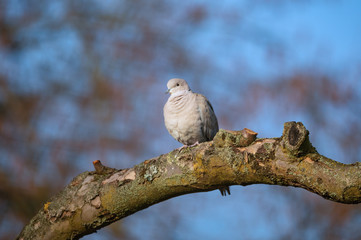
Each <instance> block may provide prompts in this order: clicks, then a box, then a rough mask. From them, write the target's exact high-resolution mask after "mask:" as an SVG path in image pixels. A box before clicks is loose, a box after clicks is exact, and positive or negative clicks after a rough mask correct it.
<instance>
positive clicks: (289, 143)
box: [18, 122, 361, 239]
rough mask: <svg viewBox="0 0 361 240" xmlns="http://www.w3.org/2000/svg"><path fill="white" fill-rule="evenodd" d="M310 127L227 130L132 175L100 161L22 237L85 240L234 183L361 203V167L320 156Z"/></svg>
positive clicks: (291, 124) (152, 161)
mask: <svg viewBox="0 0 361 240" xmlns="http://www.w3.org/2000/svg"><path fill="white" fill-rule="evenodd" d="M308 135H309V132H308V131H307V130H306V128H305V127H304V126H303V124H302V123H296V122H288V123H285V126H284V130H283V134H282V137H280V138H264V139H256V133H254V132H252V131H251V130H248V129H244V130H242V131H228V130H220V131H219V132H218V133H217V135H216V136H215V138H214V140H213V141H212V142H205V143H202V144H200V145H198V146H197V147H193V148H187V149H183V150H182V151H181V152H179V151H178V150H174V151H172V152H170V153H168V154H164V155H160V156H159V157H156V158H152V159H150V160H147V161H144V162H143V163H141V164H138V165H136V166H134V167H133V168H129V169H122V170H117V169H112V168H108V167H105V166H103V165H102V164H101V162H100V161H95V162H94V167H95V169H96V171H94V172H84V173H82V174H80V175H78V176H77V177H75V178H74V179H73V180H72V181H71V183H70V184H69V185H68V186H67V187H66V188H65V189H64V190H63V191H61V192H60V193H59V194H58V195H57V196H55V197H53V198H52V199H50V200H49V202H47V203H46V204H44V207H43V209H41V210H40V211H39V212H38V214H37V215H36V216H35V217H34V218H33V219H32V220H31V221H30V223H29V224H28V225H27V226H26V227H25V228H24V229H23V231H22V232H21V233H20V235H19V237H18V239H78V238H80V237H82V236H84V235H87V234H90V233H92V232H95V231H96V230H97V229H100V228H102V227H104V226H106V225H109V224H110V223H112V222H115V221H117V220H119V219H121V218H124V217H126V216H128V215H131V214H133V213H135V212H137V211H140V210H142V209H144V208H147V207H149V206H151V205H153V204H155V203H158V202H161V201H164V200H167V199H169V198H172V197H176V196H179V195H183V194H188V193H193V192H204V191H212V190H214V189H218V188H219V187H221V186H226V185H242V186H246V185H250V184H259V183H262V184H272V185H282V186H294V187H301V188H304V189H306V190H308V191H310V192H313V193H316V194H318V195H320V196H322V197H324V198H325V199H329V200H332V201H336V202H340V203H347V204H356V203H360V202H361V164H360V162H357V163H353V164H342V163H339V162H336V161H334V160H331V159H329V158H327V157H324V156H322V155H320V154H318V153H317V151H316V149H315V148H314V147H313V146H312V144H311V143H310V141H309V138H308Z"/></svg>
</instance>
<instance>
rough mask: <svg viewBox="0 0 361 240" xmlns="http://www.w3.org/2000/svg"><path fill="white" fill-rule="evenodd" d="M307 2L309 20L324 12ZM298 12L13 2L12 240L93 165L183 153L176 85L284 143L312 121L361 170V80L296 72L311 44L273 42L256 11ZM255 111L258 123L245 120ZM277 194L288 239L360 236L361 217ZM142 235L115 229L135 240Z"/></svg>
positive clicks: (0, 157)
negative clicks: (168, 101) (174, 132)
mask: <svg viewBox="0 0 361 240" xmlns="http://www.w3.org/2000/svg"><path fill="white" fill-rule="evenodd" d="M336 2H337V1H336ZM294 4H296V7H295V8H297V10H298V7H299V6H302V7H304V6H307V5H311V4H312V2H308V1H298V2H297V3H294ZM289 5H290V4H289V3H287V1H273V2H270V1H252V2H247V3H238V4H237V3H231V4H230V3H213V4H209V3H199V4H197V5H194V4H193V3H178V2H177V3H175V2H173V1H157V2H149V1H144V0H138V1H99V0H92V1H70V0H66V1H57V0H48V1H44V0H43V1H33V0H23V1H16V0H14V1H6V0H3V1H0V180H1V183H2V184H1V186H0V209H1V210H2V213H3V214H2V215H1V217H0V239H9V238H13V237H14V236H15V235H16V234H17V233H18V232H19V231H20V230H21V228H22V225H24V224H25V223H26V222H27V221H28V220H29V219H30V217H32V216H33V215H34V213H35V212H36V211H37V210H38V209H39V208H40V207H41V204H42V203H44V202H45V201H46V200H47V199H48V198H49V196H51V195H53V194H54V193H55V192H57V191H58V190H59V189H61V188H62V187H63V186H64V185H66V183H68V182H69V181H70V179H71V178H72V177H73V176H75V175H76V174H77V173H79V172H81V171H85V170H89V168H90V164H91V161H93V160H95V159H102V160H103V161H105V163H106V165H108V166H114V167H117V168H121V167H124V166H127V167H128V166H129V165H134V164H133V163H131V161H134V159H137V160H136V161H137V162H140V161H141V160H144V159H146V158H149V157H151V156H156V155H159V154H160V153H162V152H166V151H169V150H170V147H167V148H166V147H164V146H165V145H166V146H171V147H173V146H174V147H175V146H177V145H176V143H175V142H170V143H169V144H166V142H169V141H171V140H170V138H169V136H168V134H167V133H166V130H165V128H164V126H163V122H162V117H161V116H162V112H161V111H162V105H163V103H164V100H165V97H164V98H163V95H162V92H163V90H162V88H163V89H164V90H165V83H166V81H167V80H168V79H169V78H171V77H177V76H179V77H183V78H186V79H187V80H188V79H189V80H190V81H193V84H191V85H192V86H194V88H196V89H197V88H198V89H202V90H203V91H209V92H210V93H211V94H208V93H206V95H207V96H213V97H212V98H211V99H210V100H211V102H212V103H213V106H214V108H215V111H216V113H217V115H218V118H219V120H220V124H221V127H222V128H235V129H240V128H243V127H244V126H247V127H249V128H252V129H254V130H256V131H258V132H260V133H265V134H271V135H272V134H276V133H279V134H280V131H281V129H276V128H277V127H279V126H281V124H280V123H282V122H285V121H287V120H300V121H304V122H305V123H306V125H307V128H308V129H310V131H311V132H312V134H313V135H311V140H312V142H313V143H314V144H315V145H316V147H317V149H323V151H324V152H322V153H324V154H325V155H329V154H330V153H332V154H334V156H335V157H333V158H334V159H337V160H340V161H344V162H347V163H349V162H355V161H357V160H359V159H360V156H361V152H360V151H361V150H360V148H359V146H360V143H361V137H360V136H361V122H360V121H359V116H360V115H361V107H360V104H359V103H360V100H361V99H360V98H361V95H360V89H361V87H360V84H359V79H360V73H359V72H358V73H356V74H354V75H351V73H350V72H348V71H349V70H348V68H344V69H343V71H341V72H339V73H337V74H335V71H334V70H333V69H330V68H328V69H326V70H320V69H318V68H316V66H312V68H307V67H304V68H302V67H301V68H300V67H297V66H296V67H295V66H290V64H289V62H293V60H294V59H293V58H292V53H290V52H291V50H290V49H293V48H295V47H294V46H299V47H296V49H302V46H304V45H302V41H305V40H304V37H303V38H302V37H301V38H300V37H298V38H297V40H299V41H298V42H295V41H293V42H292V46H289V45H287V43H286V40H285V39H284V37H283V36H277V35H274V34H272V32H271V31H270V28H271V27H272V26H269V24H266V27H263V26H264V25H262V24H260V23H258V22H255V21H252V17H254V14H258V13H259V12H260V15H262V13H263V12H262V11H268V12H276V14H280V13H282V12H283V11H287V9H288V8H287V6H289ZM257 9H260V10H259V12H257ZM302 9H304V8H302ZM356 25H357V24H356ZM284 35H287V34H284ZM297 44H298V45H297ZM355 47H356V46H355ZM355 54H356V51H355ZM290 55H291V56H290ZM250 57H252V59H251V58H250ZM263 57H264V58H265V60H264V62H262V64H259V61H258V60H259V59H260V58H263ZM321 58H322V59H326V58H327V57H323V56H321ZM323 61H326V60H323ZM253 62H257V63H253ZM309 62H311V61H309ZM311 64H312V63H311ZM267 68H271V70H266V69H267ZM259 69H262V71H260V70H259ZM289 69H291V70H289ZM259 72H262V73H263V72H266V73H263V74H262V73H261V74H258V73H259ZM270 72H271V73H274V72H276V73H277V74H269V73H270ZM285 72H287V73H285ZM175 75H176V76H175ZM345 78H348V81H346V79H345ZM209 82H213V83H215V84H212V85H215V86H216V87H215V88H212V89H211V88H209V86H210V85H209ZM196 89H195V90H196ZM144 103H146V106H145V105H144ZM244 111H247V112H249V114H248V115H246V116H245V115H240V113H241V112H244ZM265 116H266V117H265ZM240 121H241V122H240ZM265 121H267V122H265ZM148 126H152V127H148ZM256 126H257V127H256ZM265 126H271V127H269V128H266V127H265ZM257 128H258V129H257ZM268 129H274V131H275V132H272V131H270V130H268ZM276 130H277V131H276ZM162 131H163V132H162ZM326 140H327V142H326ZM172 144H173V145H172ZM271 189H274V188H271ZM275 189H276V190H274V191H273V190H272V191H270V193H269V194H276V195H277V194H279V193H282V194H283V193H284V195H286V196H289V198H290V200H289V201H288V204H290V206H293V207H290V208H292V211H295V212H294V213H295V215H292V216H290V217H289V221H290V222H292V224H293V226H294V227H291V228H289V229H290V230H289V232H287V229H286V228H284V229H283V231H280V232H278V233H277V234H279V235H278V236H275V238H276V239H278V238H279V237H280V236H281V235H284V236H285V238H293V239H298V238H297V237H295V235H297V234H294V231H295V229H296V230H298V232H299V233H300V234H299V236H301V237H300V238H303V237H304V238H312V237H314V236H316V237H319V238H324V239H332V238H334V239H336V238H339V237H340V236H343V238H344V239H357V237H359V236H360V235H361V231H360V230H359V229H358V228H357V227H355V226H356V225H357V224H358V225H359V222H360V216H361V212H360V207H358V206H346V207H345V206H343V205H340V204H335V203H328V202H327V203H325V201H324V200H322V199H319V198H317V197H313V196H312V195H310V194H308V193H304V192H299V191H291V190H288V189H287V190H285V189H282V190H280V189H279V188H275ZM245 191H247V190H245ZM260 192H261V193H258V194H264V193H263V192H262V190H261V191H260ZM254 194H255V195H257V193H254ZM255 197H256V196H255ZM172 204H174V205H175V204H176V203H169V205H162V206H160V207H159V208H160V209H162V211H163V212H165V210H164V209H167V211H166V212H167V214H169V215H165V217H167V218H174V219H177V221H175V222H177V223H178V222H181V221H182V217H181V213H179V212H177V211H176V210H173V211H168V210H169V208H170V206H172ZM260 204H261V205H262V206H267V205H268V204H269V203H268V202H265V201H264V200H260ZM274 206H278V205H277V203H274ZM298 206H302V208H300V207H298ZM173 209H174V208H173ZM175 209H177V208H175ZM275 209H276V207H275ZM329 209H333V211H330V210H329ZM171 212H172V213H171ZM275 212H276V210H274V212H270V213H269V214H267V216H268V217H269V218H271V217H272V216H273V215H274V214H275ZM146 214H147V213H144V215H146ZM144 215H141V214H140V215H139V216H144ZM294 216H297V217H294ZM140 218H141V217H139V219H140ZM144 219H147V218H145V217H144ZM290 219H291V220H292V221H291V220H290ZM133 221H135V220H133ZM149 221H152V220H149ZM154 221H157V222H163V223H162V224H164V225H167V224H168V225H167V226H168V229H172V230H168V231H169V234H168V236H174V234H175V233H173V232H174V231H176V230H174V229H173V227H174V226H170V223H169V222H166V223H165V222H164V219H162V218H161V216H159V219H156V220H154ZM317 221H322V224H315V222H316V223H318V222H317ZM180 225H182V224H180ZM117 226H119V225H117ZM154 226H156V224H154ZM272 226H273V225H272ZM274 227H275V228H276V227H277V226H276V225H275V226H274ZM131 228H132V226H130V224H126V227H124V228H122V227H120V226H119V227H117V228H115V227H113V228H109V229H116V230H114V231H113V232H114V234H117V235H118V234H121V235H122V236H123V237H124V238H127V237H129V238H130V237H131V235H132V233H131ZM119 229H120V230H119ZM129 229H130V230H129ZM148 230H149V229H148ZM347 230H349V231H347ZM119 231H120V233H119ZM149 231H150V232H152V231H153V232H157V230H154V229H150V230H149ZM172 231H173V232H172ZM301 233H302V234H303V235H302V234H301ZM104 234H107V235H109V238H112V237H113V238H116V237H114V236H116V235H112V233H111V232H107V233H104ZM153 234H154V235H156V233H153ZM172 234H173V235H172ZM249 234H250V235H249V236H250V237H252V233H249ZM168 236H166V237H165V238H166V239H169V237H168Z"/></svg>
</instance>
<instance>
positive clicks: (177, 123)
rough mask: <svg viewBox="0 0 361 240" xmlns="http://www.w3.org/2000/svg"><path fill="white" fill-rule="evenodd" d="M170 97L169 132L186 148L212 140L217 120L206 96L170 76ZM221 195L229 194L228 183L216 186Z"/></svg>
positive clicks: (166, 112) (166, 119) (167, 107)
mask: <svg viewBox="0 0 361 240" xmlns="http://www.w3.org/2000/svg"><path fill="white" fill-rule="evenodd" d="M167 88H168V90H167V92H166V93H169V94H170V96H169V98H168V101H167V102H166V104H165V105H164V108H163V114H164V123H165V126H166V128H167V130H168V132H169V134H170V135H171V136H172V137H173V138H174V139H176V140H177V141H178V142H180V143H182V144H183V146H182V147H181V148H179V150H181V149H183V148H185V147H193V146H195V145H198V144H199V143H202V142H207V141H211V140H213V138H214V136H215V135H216V133H217V132H218V121H217V117H216V115H215V113H214V110H213V107H212V105H211V103H210V102H209V101H208V99H207V98H206V97H205V96H203V95H202V94H199V93H194V92H192V90H191V89H190V87H189V85H188V83H187V82H186V81H185V80H184V79H181V78H172V79H170V80H169V81H168V83H167ZM219 190H220V192H221V194H222V196H226V195H227V193H228V194H229V195H230V194H231V193H230V189H229V186H225V187H223V186H222V187H221V188H219Z"/></svg>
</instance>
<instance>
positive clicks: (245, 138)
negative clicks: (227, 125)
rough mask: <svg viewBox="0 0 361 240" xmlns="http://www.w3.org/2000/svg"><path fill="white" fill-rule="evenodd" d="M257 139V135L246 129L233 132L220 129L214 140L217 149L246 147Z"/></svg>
mask: <svg viewBox="0 0 361 240" xmlns="http://www.w3.org/2000/svg"><path fill="white" fill-rule="evenodd" d="M256 138H257V133H256V132H254V131H252V130H250V129H248V128H244V129H243V130H241V131H231V130H224V129H220V130H219V131H218V133H217V134H216V136H215V137H214V139H213V143H214V145H215V147H224V146H232V147H246V146H248V145H250V144H251V143H252V142H254V140H256Z"/></svg>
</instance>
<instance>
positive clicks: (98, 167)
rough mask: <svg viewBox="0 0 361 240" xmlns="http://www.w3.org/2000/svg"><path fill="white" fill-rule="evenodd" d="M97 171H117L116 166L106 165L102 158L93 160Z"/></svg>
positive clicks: (99, 172)
mask: <svg viewBox="0 0 361 240" xmlns="http://www.w3.org/2000/svg"><path fill="white" fill-rule="evenodd" d="M93 165H94V169H95V172H96V173H98V174H108V173H112V172H115V171H117V169H115V168H110V167H107V166H104V165H103V164H102V162H101V161H100V160H95V161H93Z"/></svg>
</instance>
